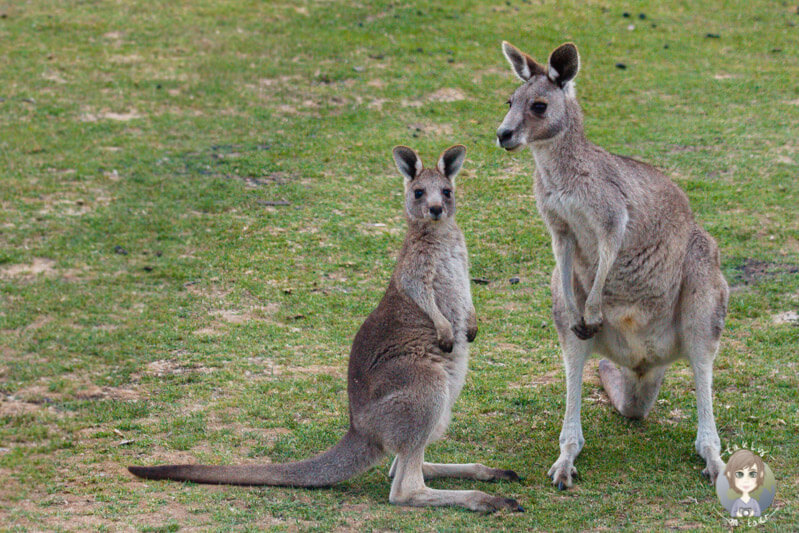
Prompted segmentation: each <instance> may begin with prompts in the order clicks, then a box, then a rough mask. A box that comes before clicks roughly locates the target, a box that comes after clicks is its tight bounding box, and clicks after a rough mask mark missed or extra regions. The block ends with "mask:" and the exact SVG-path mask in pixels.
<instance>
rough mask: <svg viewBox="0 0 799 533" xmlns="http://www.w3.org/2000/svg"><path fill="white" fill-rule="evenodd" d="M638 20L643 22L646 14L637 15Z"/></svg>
mask: <svg viewBox="0 0 799 533" xmlns="http://www.w3.org/2000/svg"><path fill="white" fill-rule="evenodd" d="M638 18H639V19H641V20H644V19H645V18H646V13H638Z"/></svg>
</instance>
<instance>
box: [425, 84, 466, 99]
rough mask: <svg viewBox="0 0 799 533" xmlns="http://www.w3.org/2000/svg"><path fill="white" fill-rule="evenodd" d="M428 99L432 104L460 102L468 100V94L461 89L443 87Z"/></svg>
mask: <svg viewBox="0 0 799 533" xmlns="http://www.w3.org/2000/svg"><path fill="white" fill-rule="evenodd" d="M427 99H428V100H430V101H431V102H458V101H460V100H466V94H464V92H463V91H461V90H460V89H455V88H453V87H443V88H441V89H439V90H437V91H435V92H434V93H431V94H429V95H428V96H427Z"/></svg>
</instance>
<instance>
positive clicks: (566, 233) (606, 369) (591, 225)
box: [497, 43, 728, 488]
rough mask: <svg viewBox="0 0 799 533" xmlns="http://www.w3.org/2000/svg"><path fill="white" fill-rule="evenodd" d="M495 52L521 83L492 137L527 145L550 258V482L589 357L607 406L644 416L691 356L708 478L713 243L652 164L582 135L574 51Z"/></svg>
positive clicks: (717, 325)
mask: <svg viewBox="0 0 799 533" xmlns="http://www.w3.org/2000/svg"><path fill="white" fill-rule="evenodd" d="M503 51H504V53H505V57H506V58H507V59H508V61H509V62H510V64H511V66H512V68H513V70H514V72H515V73H516V74H517V76H519V78H521V79H522V81H523V84H522V85H521V86H520V87H519V88H518V89H516V91H515V92H514V94H513V95H512V97H511V98H510V100H509V101H508V103H509V105H510V110H509V111H508V114H507V115H506V116H505V119H504V120H503V122H502V125H501V126H500V127H499V129H498V131H497V141H498V143H499V145H500V146H502V147H503V148H505V149H506V150H509V151H510V150H517V149H520V148H522V147H524V146H529V147H530V148H531V150H532V153H533V156H534V157H535V161H536V176H535V194H536V203H537V205H538V210H539V212H540V213H541V216H542V217H543V219H544V221H545V223H546V225H547V228H548V229H549V232H550V235H551V236H552V248H553V252H554V254H555V259H556V263H557V267H556V268H555V270H554V272H553V273H552V283H551V291H552V311H553V315H554V319H555V325H556V326H557V330H558V337H559V339H560V343H561V347H562V348H563V359H564V363H565V366H566V380H567V393H566V396H567V400H566V414H565V417H564V423H563V430H562V431H561V435H560V449H561V453H560V457H559V458H558V460H557V461H556V462H555V464H554V465H553V466H552V468H551V469H550V471H549V474H550V476H552V478H553V483H554V484H555V485H557V486H558V487H560V488H566V487H569V486H571V485H572V479H573V476H574V474H576V469H575V468H574V465H573V461H574V459H575V458H576V457H577V455H578V454H579V452H580V450H581V449H582V447H583V444H584V439H583V434H582V426H581V423H580V387H581V383H582V372H583V365H584V363H585V360H586V358H587V357H589V356H590V355H591V354H592V353H600V354H602V355H604V356H605V357H607V358H608V359H609V360H603V361H601V362H600V365H599V374H600V378H601V380H602V383H603V386H604V388H605V390H606V391H607V393H608V397H609V398H610V401H611V403H612V404H613V406H614V407H616V409H618V411H619V412H620V413H621V414H623V415H624V416H627V417H630V418H643V417H645V416H646V415H647V413H648V412H649V410H650V409H651V407H652V406H653V405H654V402H655V400H656V398H657V394H658V391H659V389H660V385H661V383H662V380H663V375H664V372H665V369H666V367H667V365H669V364H670V363H671V362H673V361H674V360H676V359H678V358H680V357H685V358H687V359H688V360H689V362H690V363H691V366H692V367H693V370H694V377H695V380H696V391H697V408H698V415H699V416H698V418H699V429H698V432H697V439H696V442H695V445H696V450H697V452H698V453H699V454H700V455H701V456H702V457H703V458H704V459H705V461H706V464H707V468H706V469H705V473H706V474H707V475H708V476H709V477H710V479H711V481H714V480H715V478H716V476H717V475H718V473H719V471H720V469H721V468H723V466H724V463H723V462H722V461H721V458H720V456H719V452H720V442H719V438H718V434H717V432H716V426H715V421H714V418H713V406H712V393H711V388H710V386H711V381H712V363H713V359H714V357H715V354H716V351H717V349H718V344H719V337H720V335H721V330H722V329H723V327H724V317H725V315H726V310H727V299H728V289H727V283H726V281H725V280H724V277H723V275H722V274H721V269H720V262H719V254H718V249H717V247H716V243H715V241H714V240H713V238H712V237H710V235H708V234H707V232H705V231H704V230H703V229H702V228H701V227H700V226H699V225H698V224H697V223H696V222H695V221H694V218H693V214H692V213H691V209H690V207H689V205H688V199H687V197H686V196H685V194H684V193H683V192H682V191H681V190H680V189H679V188H678V187H677V186H676V185H674V184H673V183H672V182H671V181H670V180H669V179H668V178H667V177H666V176H664V175H663V174H662V173H661V172H660V171H658V170H657V169H655V168H654V167H651V166H650V165H647V164H646V163H642V162H640V161H636V160H634V159H631V158H628V157H623V156H617V155H614V154H610V153H608V152H607V151H605V150H603V149H602V148H600V147H599V146H596V145H595V144H593V143H591V142H590V141H588V140H587V139H586V138H585V135H584V133H583V117H582V111H581V109H580V106H579V104H578V103H577V99H576V96H575V89H574V81H573V80H574V77H575V76H576V75H577V72H578V70H579V64H580V61H579V55H578V53H577V47H576V46H574V45H573V44H571V43H567V44H565V45H562V46H560V47H558V48H557V49H556V50H555V51H554V52H552V54H551V55H550V59H549V62H548V64H547V65H546V66H543V65H540V64H538V63H536V62H535V60H533V59H532V58H531V57H530V56H528V55H526V54H524V53H522V52H520V51H519V50H518V49H516V48H515V47H513V46H511V45H510V44H508V43H503ZM611 361H612V362H611Z"/></svg>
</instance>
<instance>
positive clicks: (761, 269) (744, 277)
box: [730, 259, 799, 288]
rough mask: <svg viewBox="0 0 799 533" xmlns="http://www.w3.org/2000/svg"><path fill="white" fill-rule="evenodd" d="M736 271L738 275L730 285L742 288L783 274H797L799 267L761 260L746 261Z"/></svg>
mask: <svg viewBox="0 0 799 533" xmlns="http://www.w3.org/2000/svg"><path fill="white" fill-rule="evenodd" d="M734 270H735V271H736V273H735V276H734V277H733V278H732V279H731V280H730V284H731V285H732V286H733V288H740V287H742V286H745V285H752V284H754V283H757V282H760V281H764V280H767V279H770V278H774V277H777V276H779V275H782V274H796V273H797V272H799V265H793V264H790V263H776V262H772V261H760V260H759V259H746V260H745V261H744V262H743V264H741V265H739V266H737V267H735V269H734Z"/></svg>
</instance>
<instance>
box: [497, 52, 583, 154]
mask: <svg viewBox="0 0 799 533" xmlns="http://www.w3.org/2000/svg"><path fill="white" fill-rule="evenodd" d="M502 52H503V53H504V54H505V57H506V58H507V60H508V62H509V63H510V65H511V67H512V68H513V71H514V72H515V73H516V75H517V76H518V77H519V79H521V80H522V82H524V83H522V85H521V86H520V87H519V88H518V89H516V90H515V91H514V93H513V94H512V95H511V97H510V99H508V105H509V106H510V109H509V110H508V113H507V115H505V119H504V120H503V121H502V124H501V125H500V126H499V129H498V130H497V144H498V145H499V146H501V147H502V148H504V149H506V150H509V151H512V150H518V149H520V148H522V147H524V146H526V145H528V144H532V143H535V142H539V141H546V140H547V139H552V138H553V137H555V136H557V135H558V134H559V133H561V132H562V131H564V129H566V128H567V127H568V124H569V120H568V115H569V108H570V107H571V106H570V104H574V103H576V96H575V91H574V81H573V80H574V77H575V76H577V71H578V70H580V56H579V54H578V53H577V47H576V46H575V45H574V44H572V43H566V44H562V45H560V46H559V47H558V48H556V49H555V51H553V52H552V53H551V54H550V56H549V61H548V62H547V65H546V66H544V65H541V64H539V63H537V62H536V61H535V60H534V59H533V58H532V57H530V56H528V55H527V54H525V53H524V52H522V51H521V50H519V49H518V48H516V47H514V46H513V45H511V44H510V43H508V42H505V41H503V42H502Z"/></svg>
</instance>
